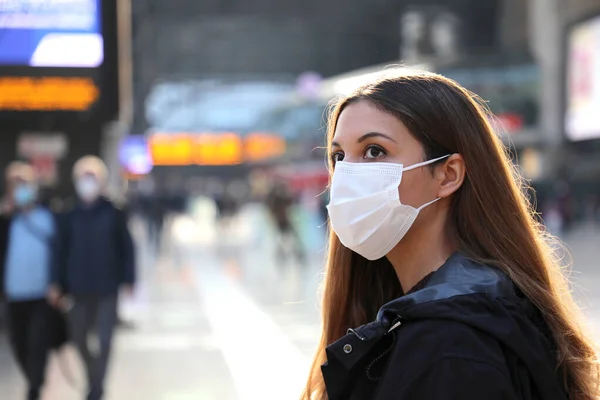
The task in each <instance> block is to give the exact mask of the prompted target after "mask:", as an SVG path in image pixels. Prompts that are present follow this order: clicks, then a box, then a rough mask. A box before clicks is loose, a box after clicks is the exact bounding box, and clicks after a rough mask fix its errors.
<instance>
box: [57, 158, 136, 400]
mask: <svg viewBox="0 0 600 400" xmlns="http://www.w3.org/2000/svg"><path fill="white" fill-rule="evenodd" d="M73 176H74V180H75V187H76V190H77V194H78V197H79V200H80V201H79V203H78V204H77V205H76V206H75V207H74V208H73V209H72V210H70V211H68V212H66V213H65V215H63V216H62V218H61V222H60V224H59V234H58V238H57V251H56V258H55V263H54V268H53V277H52V278H53V285H52V287H51V290H50V292H49V298H50V300H51V301H52V302H56V303H61V301H62V302H63V305H66V306H69V305H70V303H72V309H71V310H70V312H69V319H70V325H71V336H72V339H73V341H74V342H75V344H76V345H77V347H78V350H79V352H80V355H81V357H82V358H83V361H84V362H85V365H86V369H87V376H88V382H89V396H88V399H89V400H99V399H101V398H102V397H103V392H104V378H105V376H106V370H107V365H108V360H109V355H110V350H111V343H112V337H113V332H114V327H115V324H116V321H117V296H118V294H119V289H120V288H121V287H123V288H124V290H125V291H126V292H128V293H131V292H132V291H133V284H134V282H135V267H134V247H133V241H132V238H131V235H130V232H129V229H128V227H127V218H126V215H125V213H124V212H123V211H122V210H120V209H118V208H117V207H115V205H114V204H113V203H112V202H110V201H109V200H108V199H106V198H105V197H103V196H102V194H103V191H104V189H105V186H106V182H107V170H106V166H105V165H104V163H103V162H102V161H101V160H100V159H99V158H97V157H91V156H88V157H84V158H82V159H81V160H79V161H78V162H77V163H76V165H75V168H74V173H73ZM64 294H67V295H68V296H66V297H64V296H63V295H64ZM92 329H96V330H97V331H96V333H97V336H98V338H99V341H100V350H99V354H93V352H92V351H91V350H90V348H89V346H88V341H87V338H88V334H89V333H90V331H91V330H92Z"/></svg>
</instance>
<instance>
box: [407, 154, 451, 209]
mask: <svg viewBox="0 0 600 400" xmlns="http://www.w3.org/2000/svg"><path fill="white" fill-rule="evenodd" d="M451 155H452V154H446V155H445V156H442V157H438V158H434V159H433V160H427V161H423V162H421V163H418V164H414V165H411V166H410V167H406V168H404V169H403V171H410V170H411V169H415V168H419V167H424V166H425V165H429V164H433V163H434V162H436V161H440V160H443V159H445V158H448V157H450V156H451ZM438 200H441V197H438V198H437V199H434V200H431V201H430V202H428V203H425V204H423V205H422V206H421V207H419V208H417V211H418V212H421V210H423V209H424V208H425V207H427V206H430V205H432V204H433V203H435V202H436V201H438Z"/></svg>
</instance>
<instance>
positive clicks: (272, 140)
mask: <svg viewBox="0 0 600 400" xmlns="http://www.w3.org/2000/svg"><path fill="white" fill-rule="evenodd" d="M285 149H286V146H285V139H283V138H282V137H280V136H277V135H273V134H268V133H251V134H249V135H248V136H246V140H245V154H246V160H247V161H260V160H265V159H269V158H275V157H279V156H282V155H283V154H284V153H285Z"/></svg>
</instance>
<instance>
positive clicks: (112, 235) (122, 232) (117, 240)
mask: <svg viewBox="0 0 600 400" xmlns="http://www.w3.org/2000/svg"><path fill="white" fill-rule="evenodd" d="M58 227H59V229H58V235H57V238H56V247H55V249H56V252H55V257H54V262H53V268H52V282H53V283H55V284H58V285H59V286H60V287H61V288H62V289H63V290H64V291H65V292H68V293H72V294H75V295H110V294H116V293H117V292H118V290H119V286H120V285H121V284H133V283H134V281H135V259H134V246H133V241H132V239H131V235H130V233H129V228H128V226H127V216H126V213H125V212H124V211H123V210H120V209H118V208H116V207H115V206H114V205H113V204H112V203H111V202H110V201H109V200H107V199H101V200H99V201H98V202H97V203H96V204H94V205H93V206H91V207H84V206H83V205H81V204H80V205H77V206H75V207H74V208H73V209H72V210H70V211H68V212H66V213H65V214H64V215H62V216H61V217H60V218H59V223H58Z"/></svg>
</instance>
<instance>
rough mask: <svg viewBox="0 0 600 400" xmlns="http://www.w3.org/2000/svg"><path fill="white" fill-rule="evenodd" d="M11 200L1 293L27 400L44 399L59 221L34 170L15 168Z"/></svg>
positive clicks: (1, 222)
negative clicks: (49, 292) (54, 241)
mask: <svg viewBox="0 0 600 400" xmlns="http://www.w3.org/2000/svg"><path fill="white" fill-rule="evenodd" d="M6 183H7V188H8V194H7V197H6V198H5V201H4V208H3V210H2V215H1V217H0V268H1V271H0V278H1V280H2V285H1V286H0V290H1V291H2V294H3V296H4V297H5V299H6V307H7V317H8V333H9V337H10V345H11V348H12V350H13V353H14V355H15V358H16V361H17V364H18V365H19V368H20V369H21V371H22V372H23V375H24V376H25V379H26V381H27V385H28V392H27V399H29V400H37V399H39V398H40V393H41V389H42V386H43V384H44V377H45V372H46V364H47V359H48V352H49V349H50V345H51V332H50V326H51V310H50V306H49V305H48V303H47V302H46V292H47V290H48V285H49V283H50V266H51V257H52V248H51V244H52V239H53V237H54V234H55V230H56V227H55V219H54V216H53V214H52V212H50V210H49V209H48V208H46V207H44V206H42V205H40V204H39V202H38V193H39V189H38V185H37V181H36V177H35V172H34V170H33V168H32V167H31V166H30V165H28V164H25V163H21V162H15V163H12V164H10V165H9V167H8V169H7V173H6Z"/></svg>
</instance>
